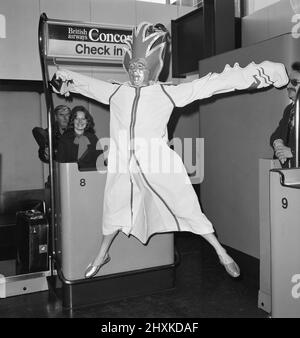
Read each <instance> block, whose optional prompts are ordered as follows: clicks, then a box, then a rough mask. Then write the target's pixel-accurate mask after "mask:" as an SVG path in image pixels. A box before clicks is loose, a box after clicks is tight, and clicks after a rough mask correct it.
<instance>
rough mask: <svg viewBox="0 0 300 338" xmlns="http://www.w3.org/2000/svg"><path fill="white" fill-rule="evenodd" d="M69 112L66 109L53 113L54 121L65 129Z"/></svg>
mask: <svg viewBox="0 0 300 338" xmlns="http://www.w3.org/2000/svg"><path fill="white" fill-rule="evenodd" d="M69 118H70V113H69V112H68V111H64V110H62V111H60V112H58V113H57V114H56V115H55V119H56V122H57V124H58V126H59V128H61V129H65V128H67V126H68V123H69Z"/></svg>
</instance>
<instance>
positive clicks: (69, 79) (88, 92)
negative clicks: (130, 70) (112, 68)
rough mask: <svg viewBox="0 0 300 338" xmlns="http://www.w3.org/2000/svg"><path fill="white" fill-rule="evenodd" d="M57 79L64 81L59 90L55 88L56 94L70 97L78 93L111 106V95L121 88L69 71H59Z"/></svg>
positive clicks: (56, 74)
mask: <svg viewBox="0 0 300 338" xmlns="http://www.w3.org/2000/svg"><path fill="white" fill-rule="evenodd" d="M55 77H56V80H59V81H60V80H61V81H62V85H61V88H60V89H59V90H56V89H55V87H53V90H54V92H55V93H58V94H61V95H64V96H69V95H70V93H77V94H81V95H83V96H86V97H89V98H91V99H94V100H96V101H99V102H101V103H104V104H109V99H110V97H111V95H112V94H113V93H114V91H115V90H116V89H117V88H118V87H119V85H117V84H112V83H109V82H105V81H102V80H97V79H94V78H92V77H89V76H85V75H82V74H79V73H77V72H72V71H70V70H68V69H59V70H58V71H57V72H56V73H55Z"/></svg>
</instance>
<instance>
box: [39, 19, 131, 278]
mask: <svg viewBox="0 0 300 338" xmlns="http://www.w3.org/2000/svg"><path fill="white" fill-rule="evenodd" d="M49 25H56V26H57V27H58V26H63V27H64V26H65V27H68V26H70V27H72V26H73V27H74V29H75V31H74V33H75V34H73V35H74V36H73V37H72V39H73V40H71V41H75V43H76V41H77V39H78V41H80V39H83V40H85V38H81V36H86V34H88V32H89V31H88V29H89V28H90V29H94V34H95V35H94V37H93V39H97V34H101V33H100V29H103V32H104V31H105V32H106V33H107V32H112V31H116V32H118V33H117V34H119V33H121V32H131V31H132V27H129V26H119V25H108V24H103V25H102V24H96V23H86V22H78V21H67V20H54V19H48V17H47V15H46V14H45V13H43V14H41V16H40V21H39V29H38V39H39V53H40V62H41V70H42V77H43V88H44V93H45V100H46V107H47V126H48V135H49V176H50V209H51V220H50V228H51V239H50V240H51V244H52V251H51V253H50V255H49V256H50V257H49V259H50V263H51V264H50V267H51V269H50V270H51V275H56V274H57V273H58V274H59V273H60V271H59V266H60V265H59V257H58V248H57V243H56V239H57V238H58V235H57V231H58V230H57V228H56V217H57V215H56V210H55V201H56V196H55V189H54V187H55V185H56V175H55V170H56V166H55V163H54V160H53V154H54V149H53V131H52V126H53V125H54V122H55V121H54V113H53V111H54V104H53V98H52V89H51V86H50V78H49V69H48V66H49V65H53V63H54V64H57V63H65V62H66V63H70V64H71V63H72V64H77V65H80V64H81V63H84V62H87V61H88V62H89V63H90V64H101V66H105V65H106V66H119V64H120V65H122V57H120V55H118V57H113V58H109V57H108V56H103V55H102V56H101V55H96V56H94V55H93V56H92V57H91V56H87V55H85V56H82V55H79V56H77V55H72V54H70V55H65V54H64V52H62V53H54V52H53V51H51V50H49V41H48V40H49V34H48V33H49ZM76 27H78V29H79V31H78V32H77V33H78V34H76ZM80 29H82V31H80ZM84 30H85V31H84ZM61 31H62V33H61ZM61 31H60V32H55V31H54V32H53V31H52V32H51V34H52V33H53V34H54V37H55V36H57V37H59V38H60V39H62V41H64V38H65V36H64V34H65V33H64V29H61ZM90 34H92V33H90ZM76 35H78V36H77V37H76ZM119 35H120V34H119ZM103 37H104V36H103ZM108 38H112V37H110V36H109V37H107V39H108ZM115 38H116V37H115ZM117 39H119V36H118V37H117ZM86 41H87V40H86ZM95 43H97V42H96V41H92V44H95ZM99 43H100V42H99ZM98 46H99V47H103V46H102V45H98ZM91 48H92V47H91ZM107 48H108V47H107ZM49 52H50V53H49ZM70 283H72V281H70Z"/></svg>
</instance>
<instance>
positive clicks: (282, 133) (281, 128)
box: [270, 103, 296, 167]
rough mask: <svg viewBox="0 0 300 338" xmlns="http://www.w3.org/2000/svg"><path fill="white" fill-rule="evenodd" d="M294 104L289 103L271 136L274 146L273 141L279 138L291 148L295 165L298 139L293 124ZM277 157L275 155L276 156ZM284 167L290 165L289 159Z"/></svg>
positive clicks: (292, 160) (293, 164)
mask: <svg viewBox="0 0 300 338" xmlns="http://www.w3.org/2000/svg"><path fill="white" fill-rule="evenodd" d="M292 108H293V104H292V103H291V104H289V105H288V106H287V107H286V108H285V110H284V112H283V116H282V118H281V120H280V121H279V124H278V127H277V128H276V130H275V131H274V133H273V134H272V135H271V137H270V145H271V147H273V142H274V141H275V140H277V139H282V140H283V142H284V145H285V146H287V147H289V148H291V151H292V154H293V158H292V159H291V166H292V167H294V166H295V164H296V163H295V151H296V139H295V127H294V126H292V123H291V122H292V119H293V115H294V113H293V109H292ZM274 158H275V157H274ZM283 167H288V161H286V162H285V164H284V165H283Z"/></svg>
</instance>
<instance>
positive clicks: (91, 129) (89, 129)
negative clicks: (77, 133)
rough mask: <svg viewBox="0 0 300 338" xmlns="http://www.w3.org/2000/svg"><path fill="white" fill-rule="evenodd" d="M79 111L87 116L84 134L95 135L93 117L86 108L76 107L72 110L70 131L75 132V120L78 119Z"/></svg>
mask: <svg viewBox="0 0 300 338" xmlns="http://www.w3.org/2000/svg"><path fill="white" fill-rule="evenodd" d="M79 111H82V112H83V113H84V115H85V118H86V119H87V125H86V127H85V129H84V132H89V133H92V134H95V129H94V127H95V123H94V119H93V116H92V115H91V114H90V112H89V111H88V110H87V109H86V108H85V107H84V106H76V107H74V108H73V109H72V111H71V116H70V120H69V124H68V130H74V120H75V119H76V116H77V113H78V112H79Z"/></svg>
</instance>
